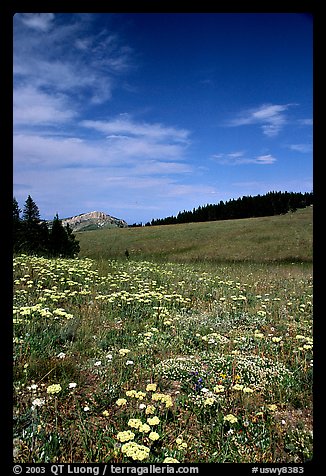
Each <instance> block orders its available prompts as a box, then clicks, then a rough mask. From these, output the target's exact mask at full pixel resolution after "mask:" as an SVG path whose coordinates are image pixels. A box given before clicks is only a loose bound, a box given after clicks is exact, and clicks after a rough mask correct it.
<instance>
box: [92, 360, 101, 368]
mask: <svg viewBox="0 0 326 476" xmlns="http://www.w3.org/2000/svg"><path fill="white" fill-rule="evenodd" d="M94 365H95V367H99V366H100V365H102V362H101V361H100V360H98V361H97V362H95V364H94Z"/></svg>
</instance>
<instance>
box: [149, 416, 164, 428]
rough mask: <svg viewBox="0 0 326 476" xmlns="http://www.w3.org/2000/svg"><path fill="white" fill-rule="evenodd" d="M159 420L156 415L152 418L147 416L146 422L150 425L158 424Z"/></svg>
mask: <svg viewBox="0 0 326 476" xmlns="http://www.w3.org/2000/svg"><path fill="white" fill-rule="evenodd" d="M160 422H161V420H160V419H159V418H158V417H157V416H154V417H152V418H147V423H148V424H149V425H152V426H154V425H159V424H160Z"/></svg>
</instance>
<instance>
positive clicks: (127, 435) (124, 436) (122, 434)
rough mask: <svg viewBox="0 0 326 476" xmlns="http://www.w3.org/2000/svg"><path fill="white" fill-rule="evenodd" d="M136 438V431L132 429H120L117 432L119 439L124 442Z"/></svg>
mask: <svg viewBox="0 0 326 476" xmlns="http://www.w3.org/2000/svg"><path fill="white" fill-rule="evenodd" d="M134 438H135V433H133V432H132V431H130V430H126V431H119V433H118V434H117V439H118V440H119V441H121V442H122V443H124V442H125V441H129V440H133V439H134Z"/></svg>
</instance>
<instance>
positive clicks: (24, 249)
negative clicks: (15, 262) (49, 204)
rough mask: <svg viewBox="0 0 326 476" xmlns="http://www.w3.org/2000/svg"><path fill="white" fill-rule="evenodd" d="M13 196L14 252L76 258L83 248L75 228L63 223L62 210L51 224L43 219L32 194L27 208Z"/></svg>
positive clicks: (27, 202) (26, 203) (26, 204)
mask: <svg viewBox="0 0 326 476" xmlns="http://www.w3.org/2000/svg"><path fill="white" fill-rule="evenodd" d="M21 212H22V210H21V209H20V208H19V205H18V202H17V200H16V198H15V197H14V199H13V251H14V253H27V254H36V255H42V256H48V257H55V256H60V257H65V258H73V257H75V256H76V255H77V254H78V253H79V251H80V247H79V242H78V241H77V240H76V239H75V235H74V234H73V233H72V229H71V228H70V227H69V225H68V224H67V226H66V227H64V226H63V225H62V222H61V220H60V219H59V216H58V214H56V216H55V217H54V219H53V221H52V225H51V226H50V227H49V226H48V225H47V224H46V222H45V221H43V220H41V219H40V212H39V209H38V206H37V205H36V203H35V202H34V200H33V199H32V198H31V196H30V195H28V197H27V200H26V202H25V206H24V209H23V214H22V217H21Z"/></svg>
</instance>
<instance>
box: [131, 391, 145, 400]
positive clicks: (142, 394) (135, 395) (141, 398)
mask: <svg viewBox="0 0 326 476" xmlns="http://www.w3.org/2000/svg"><path fill="white" fill-rule="evenodd" d="M134 397H135V398H138V400H143V398H144V397H146V393H145V392H136V393H135V394H134Z"/></svg>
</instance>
